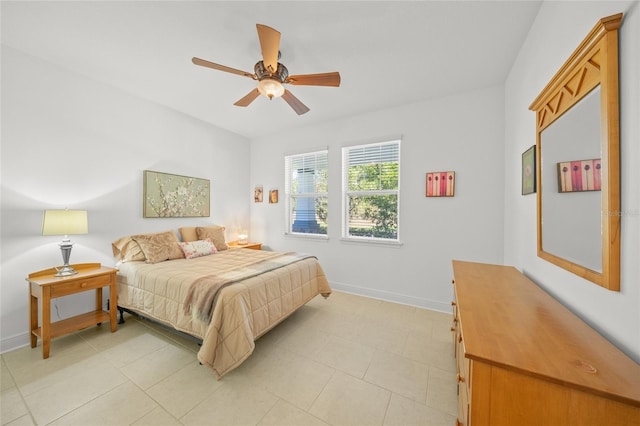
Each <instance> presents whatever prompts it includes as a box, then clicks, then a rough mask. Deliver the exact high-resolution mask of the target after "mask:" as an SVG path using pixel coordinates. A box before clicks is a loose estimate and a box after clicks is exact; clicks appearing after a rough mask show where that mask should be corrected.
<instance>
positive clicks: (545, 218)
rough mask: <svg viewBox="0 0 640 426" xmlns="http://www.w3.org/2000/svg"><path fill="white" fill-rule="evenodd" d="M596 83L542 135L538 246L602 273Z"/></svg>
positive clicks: (598, 89)
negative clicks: (540, 242)
mask: <svg viewBox="0 0 640 426" xmlns="http://www.w3.org/2000/svg"><path fill="white" fill-rule="evenodd" d="M600 135H601V122H600V86H597V87H596V88H595V89H593V90H592V91H591V92H590V93H589V94H588V95H586V96H585V97H584V98H582V99H581V100H580V101H579V102H578V103H577V104H575V105H574V106H573V107H572V108H571V109H569V110H568V111H567V112H566V113H565V114H563V115H562V116H561V117H560V118H558V119H557V120H556V121H554V122H553V123H552V124H551V125H550V126H549V127H547V128H546V129H544V130H543V131H542V132H541V134H540V158H541V160H540V161H541V172H542V174H541V178H542V188H544V191H543V193H542V200H541V203H542V220H541V224H542V248H543V250H544V251H546V252H548V253H551V254H553V255H556V256H560V257H562V258H564V259H567V260H569V261H571V262H574V263H577V264H579V265H583V266H585V267H587V268H589V269H591V270H593V271H597V272H602V230H601V225H602V224H601V219H602V218H601V211H602V209H601V192H600V158H601V137H600Z"/></svg>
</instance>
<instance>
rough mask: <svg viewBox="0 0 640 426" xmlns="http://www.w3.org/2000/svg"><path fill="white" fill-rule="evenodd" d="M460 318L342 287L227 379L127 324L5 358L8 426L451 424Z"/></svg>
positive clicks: (278, 331) (269, 338)
mask: <svg viewBox="0 0 640 426" xmlns="http://www.w3.org/2000/svg"><path fill="white" fill-rule="evenodd" d="M450 327H451V316H450V315H447V314H442V313H437V312H432V311H428V310H424V309H418V308H414V307H410V306H405V305H399V304H394V303H388V302H383V301H379V300H374V299H369V298H365V297H360V296H354V295H350V294H346V293H340V292H334V293H333V294H332V295H331V297H329V299H327V300H324V299H323V298H321V297H316V298H315V299H314V300H312V301H311V302H309V303H308V304H307V305H305V306H304V307H302V308H300V309H299V310H298V311H297V312H296V313H295V314H293V315H292V316H291V317H290V318H288V319H287V320H285V321H284V322H283V323H282V324H280V325H279V326H277V327H276V328H275V329H273V330H272V331H270V332H269V333H267V334H266V335H265V336H263V337H262V338H260V339H258V341H257V342H256V349H255V351H254V353H253V355H252V356H251V357H250V358H249V359H248V360H247V361H245V362H244V363H243V364H242V365H241V366H240V367H239V368H237V369H236V370H234V371H232V372H231V373H229V374H227V375H226V376H224V377H223V378H222V379H221V380H219V381H217V380H216V379H215V378H214V376H213V374H212V372H211V370H209V369H208V368H207V367H204V366H201V365H199V363H198V361H197V360H196V357H195V352H197V350H198V346H197V344H196V343H195V342H194V341H192V340H190V339H188V338H185V337H182V336H178V335H176V334H175V333H171V332H168V331H166V330H165V329H163V328H161V327H158V326H157V325H154V324H151V323H149V322H148V321H141V320H137V319H135V318H133V317H128V318H127V321H126V323H125V324H123V325H120V326H119V329H118V331H117V332H116V333H110V332H109V327H91V328H88V329H86V330H82V331H80V332H77V333H74V334H71V335H68V336H65V337H59V338H57V339H54V340H53V342H52V346H51V357H50V358H49V359H46V360H43V359H42V351H41V349H40V346H39V345H38V348H35V349H31V348H29V347H25V348H21V349H18V350H15V351H12V352H9V353H5V354H3V355H2V372H1V376H0V377H1V384H2V387H1V397H0V402H1V406H0V408H1V411H0V418H1V419H2V425H34V424H35V425H83V426H89V425H153V426H158V425H303V426H306V425H310V426H312V425H403V426H404V425H453V424H455V413H456V411H457V396H456V382H455V361H454V357H453V343H452V339H451V333H450V331H449V330H450Z"/></svg>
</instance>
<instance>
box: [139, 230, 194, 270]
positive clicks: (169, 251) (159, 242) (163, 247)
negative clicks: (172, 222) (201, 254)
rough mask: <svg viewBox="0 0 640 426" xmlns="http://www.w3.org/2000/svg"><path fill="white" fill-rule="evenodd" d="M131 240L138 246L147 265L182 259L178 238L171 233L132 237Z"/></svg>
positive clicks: (182, 254)
mask: <svg viewBox="0 0 640 426" xmlns="http://www.w3.org/2000/svg"><path fill="white" fill-rule="evenodd" d="M131 238H132V239H133V240H134V241H135V242H137V243H138V244H139V245H140V248H141V249H142V252H143V253H144V257H146V259H147V260H146V262H147V263H158V262H164V261H165V260H170V259H184V253H183V252H182V249H181V248H180V242H179V241H178V237H176V234H174V233H173V231H167V232H160V233H157V234H141V235H133V236H131Z"/></svg>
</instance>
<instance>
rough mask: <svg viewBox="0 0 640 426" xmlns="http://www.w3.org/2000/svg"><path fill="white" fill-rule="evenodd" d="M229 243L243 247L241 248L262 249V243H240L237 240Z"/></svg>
mask: <svg viewBox="0 0 640 426" xmlns="http://www.w3.org/2000/svg"><path fill="white" fill-rule="evenodd" d="M227 245H228V246H229V247H241V248H248V249H252V250H262V243H251V242H249V243H247V244H240V243H238V242H237V241H230V242H228V243H227Z"/></svg>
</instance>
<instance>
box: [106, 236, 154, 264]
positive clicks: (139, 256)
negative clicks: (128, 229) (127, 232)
mask: <svg viewBox="0 0 640 426" xmlns="http://www.w3.org/2000/svg"><path fill="white" fill-rule="evenodd" d="M111 249H112V250H113V256H114V257H115V258H116V259H118V260H120V261H122V262H130V261H132V260H146V257H144V252H143V251H142V249H141V248H140V245H139V244H138V243H136V242H135V241H134V240H133V239H132V238H131V237H129V236H127V237H122V238H120V239H117V240H116V241H114V242H113V243H111Z"/></svg>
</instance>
